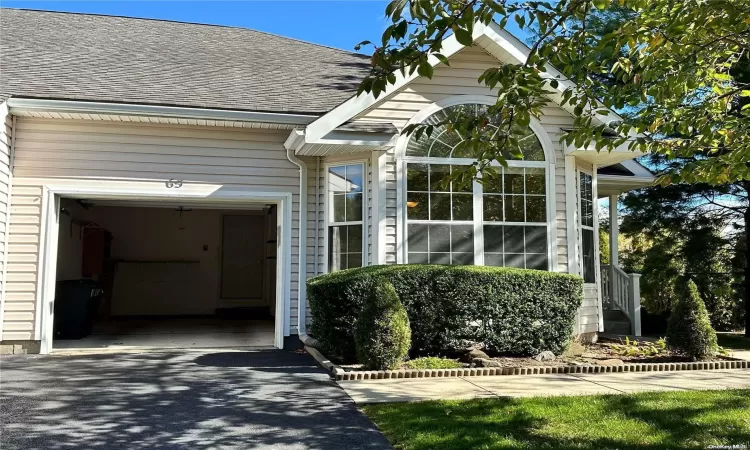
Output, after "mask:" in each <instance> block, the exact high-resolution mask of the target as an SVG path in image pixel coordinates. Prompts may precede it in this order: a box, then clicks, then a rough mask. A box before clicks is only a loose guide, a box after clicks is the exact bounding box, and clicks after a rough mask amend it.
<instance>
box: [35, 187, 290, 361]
mask: <svg viewBox="0 0 750 450" xmlns="http://www.w3.org/2000/svg"><path fill="white" fill-rule="evenodd" d="M113 184H114V183H108V182H102V181H95V180H60V181H59V182H58V181H55V182H54V183H49V182H47V183H44V184H43V193H42V203H43V206H42V230H41V240H40V241H41V244H42V248H41V249H40V261H39V263H40V264H39V269H38V270H39V275H40V278H39V289H38V290H37V305H36V308H37V309H36V310H37V311H41V314H37V315H36V321H37V323H36V327H35V339H38V340H40V341H41V350H40V353H42V354H47V353H49V352H50V351H51V350H52V339H53V323H54V299H55V281H56V280H55V278H56V277H55V272H56V265H57V250H58V249H57V238H58V234H59V226H58V223H59V222H58V220H59V202H60V198H62V197H72V198H76V197H86V198H100V199H109V200H127V199H139V198H140V199H143V198H148V199H151V200H163V201H167V202H169V201H174V200H175V199H177V198H179V199H180V200H181V202H183V203H184V204H186V205H189V204H190V202H191V201H200V203H201V204H202V205H205V204H207V203H208V202H215V205H216V208H217V209H232V208H231V206H232V205H242V204H247V203H254V202H263V203H273V204H276V205H277V207H278V213H277V214H278V216H277V220H278V221H279V222H278V224H279V225H280V226H278V229H279V239H278V243H279V244H278V245H279V246H280V248H279V251H278V252H277V255H278V258H277V260H276V312H275V316H276V317H275V319H276V323H275V333H274V345H275V346H276V347H277V348H283V347H284V336H289V329H290V318H289V312H290V303H291V301H290V297H291V296H290V289H291V258H292V211H291V209H292V193H291V192H261V191H247V190H231V189H230V190H215V191H212V192H210V193H204V194H203V195H200V194H198V195H196V194H195V193H194V192H185V193H181V192H179V190H175V189H170V188H167V187H166V186H164V185H163V184H162V185H161V188H156V187H155V186H154V184H155V183H151V182H123V183H119V184H120V186H113ZM108 185H109V186H108ZM125 185H126V186H125ZM186 186H187V185H186Z"/></svg>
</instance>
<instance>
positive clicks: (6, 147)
mask: <svg viewBox="0 0 750 450" xmlns="http://www.w3.org/2000/svg"><path fill="white" fill-rule="evenodd" d="M7 112H8V109H7V108H6V105H5V104H3V105H0V320H2V317H3V315H4V316H5V317H7V318H9V321H10V322H15V321H22V322H23V321H24V319H25V318H26V317H27V316H28V312H27V311H17V310H16V309H15V308H14V305H11V309H10V310H9V311H7V310H4V309H3V303H7V302H6V300H7V294H6V288H7V284H6V277H7V274H6V271H5V269H6V256H7V250H8V217H9V215H10V211H9V204H10V195H11V173H10V172H11V170H10V159H11V156H10V149H11V140H12V135H13V132H12V127H13V121H12V118H11V116H10V115H9V114H8V113H7ZM2 311H5V312H4V313H3V312H2ZM14 327H15V325H14V324H13V325H11V326H10V328H11V329H12V328H14ZM2 328H3V327H2V326H0V329H2ZM11 336H12V335H11Z"/></svg>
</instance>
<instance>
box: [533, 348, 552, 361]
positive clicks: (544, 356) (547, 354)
mask: <svg viewBox="0 0 750 450" xmlns="http://www.w3.org/2000/svg"><path fill="white" fill-rule="evenodd" d="M555 358H556V356H555V354H554V353H552V352H551V351H549V350H545V351H543V352H542V353H540V354H538V355H536V356H535V357H534V359H536V360H537V361H554V360H555Z"/></svg>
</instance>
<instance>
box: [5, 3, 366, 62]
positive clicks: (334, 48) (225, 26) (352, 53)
mask: <svg viewBox="0 0 750 450" xmlns="http://www.w3.org/2000/svg"><path fill="white" fill-rule="evenodd" d="M4 9H5V10H13V11H31V12H39V13H49V14H70V15H74V16H95V17H114V18H118V19H131V20H149V21H153V22H167V23H178V24H184V25H200V26H205V27H218V28H232V29H237V30H245V31H253V32H255V33H262V34H266V35H268V36H273V37H277V38H281V39H286V40H290V41H295V42H301V43H303V44H308V45H314V46H316V47H323V48H327V49H330V50H335V51H337V52H342V53H346V54H349V55H353V56H362V57H364V58H367V57H368V56H367V55H365V54H363V53H357V52H352V51H349V50H344V49H341V48H336V47H332V46H330V45H325V44H318V43H315V42H310V41H306V40H304V39H298V38H293V37H289V36H283V35H281V34H275V33H271V32H269V31H263V30H256V29H254V28H247V27H241V26H236V25H222V24H216V23H200V22H185V21H181V20H174V19H157V18H153V17H133V16H124V15H120V14H103V13H88V12H76V11H50V10H46V9H34V8H8V7H0V11H2V10H4Z"/></svg>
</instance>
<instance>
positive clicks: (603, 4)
mask: <svg viewBox="0 0 750 450" xmlns="http://www.w3.org/2000/svg"><path fill="white" fill-rule="evenodd" d="M593 3H594V7H596V9H599V10H603V9H607V7H608V6H609V0H594V1H593Z"/></svg>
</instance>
